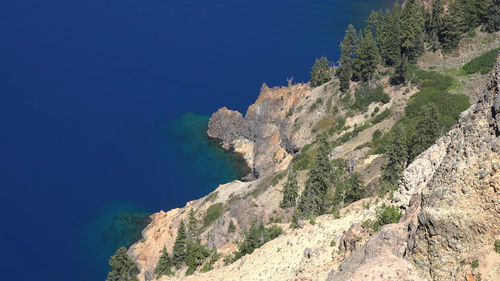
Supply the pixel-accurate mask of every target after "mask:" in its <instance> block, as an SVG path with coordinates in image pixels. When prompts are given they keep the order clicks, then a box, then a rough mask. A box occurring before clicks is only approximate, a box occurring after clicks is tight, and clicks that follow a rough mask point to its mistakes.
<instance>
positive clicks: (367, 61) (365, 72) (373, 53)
mask: <svg viewBox="0 0 500 281" xmlns="http://www.w3.org/2000/svg"><path fill="white" fill-rule="evenodd" d="M360 38H361V39H360V41H359V46H358V49H357V50H356V58H355V59H354V75H355V77H356V78H357V79H359V80H362V81H369V80H370V79H371V78H372V77H373V75H374V74H375V70H376V67H377V64H378V48H377V43H376V42H375V40H374V39H373V34H372V32H371V30H370V29H369V28H367V29H366V30H365V35H364V36H363V34H362V32H360Z"/></svg>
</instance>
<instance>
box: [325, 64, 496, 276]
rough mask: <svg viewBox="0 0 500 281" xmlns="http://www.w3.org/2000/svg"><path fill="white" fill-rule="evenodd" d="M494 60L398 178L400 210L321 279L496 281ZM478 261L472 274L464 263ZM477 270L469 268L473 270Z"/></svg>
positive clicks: (397, 193)
mask: <svg viewBox="0 0 500 281" xmlns="http://www.w3.org/2000/svg"><path fill="white" fill-rule="evenodd" d="M499 82H500V58H499V59H497V62H496V64H495V68H494V70H493V72H492V74H491V82H490V83H488V85H487V86H486V89H485V91H484V94H483V96H482V97H481V98H480V100H479V101H478V102H477V103H476V104H475V105H473V106H472V107H471V108H469V109H468V110H467V111H465V112H464V113H463V114H462V115H461V117H460V120H459V122H458V124H457V126H456V128H455V129H453V130H451V131H450V132H449V133H448V134H447V135H446V136H444V137H443V138H441V139H440V140H439V141H438V142H437V143H436V144H435V145H434V146H432V147H431V148H429V149H428V150H427V151H425V152H424V153H423V154H422V155H420V156H419V157H418V158H417V159H416V160H415V162H414V163H412V164H411V165H410V166H409V167H408V168H407V169H406V170H405V172H404V175H403V179H402V180H401V183H400V185H399V187H400V188H399V190H398V191H397V192H396V194H395V198H394V201H395V202H396V203H398V204H399V205H400V206H401V207H402V208H405V209H406V213H405V215H404V217H403V218H402V219H401V220H400V222H399V223H397V224H392V225H386V226H384V227H383V228H382V229H381V230H380V231H379V232H377V233H376V234H375V235H374V236H372V237H370V239H368V241H367V242H366V244H365V245H364V246H362V247H361V248H358V249H356V250H355V251H353V252H352V253H351V255H349V256H348V257H347V258H346V259H345V260H344V262H343V263H342V264H341V266H340V271H339V272H337V273H336V274H333V276H330V277H331V278H330V279H329V280H465V278H466V277H467V278H468V279H467V280H469V279H470V278H471V277H473V276H474V275H476V276H478V275H479V274H481V276H482V278H483V279H484V280H500V259H499V258H498V254H495V253H494V252H493V246H492V245H493V242H494V241H495V239H498V238H499V237H500V149H499V143H500V136H499V131H498V128H499V123H498V120H499V117H500V116H499V115H500V111H499V110H498V104H499V100H500V93H499V92H500V91H499V84H500V83H499ZM472 260H477V261H478V264H479V266H478V268H477V269H474V268H472V267H471V266H470V265H468V264H470V262H471V261H472ZM474 267H477V266H474Z"/></svg>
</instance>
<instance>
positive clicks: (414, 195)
mask: <svg viewBox="0 0 500 281" xmlns="http://www.w3.org/2000/svg"><path fill="white" fill-rule="evenodd" d="M453 59H455V58H453ZM499 71H500V61H497V63H496V66H495V69H494V71H493V72H492V74H491V76H490V77H489V80H490V82H489V83H488V85H487V86H486V89H485V90H484V91H483V92H482V94H481V95H478V94H477V93H472V94H471V96H474V97H476V96H480V98H479V101H478V102H477V103H476V104H475V105H474V106H472V107H471V108H469V109H468V110H467V111H466V112H464V113H462V114H461V117H460V121H459V122H458V124H457V125H456V126H455V127H454V128H453V129H452V130H451V131H450V132H448V133H447V134H446V135H444V136H443V137H441V138H440V139H439V140H437V141H436V143H435V144H434V145H433V146H432V147H430V148H429V149H427V150H426V151H425V152H423V153H422V154H421V155H420V156H419V157H417V158H416V159H415V160H414V162H413V163H411V164H410V165H409V166H408V167H407V169H406V170H405V171H404V173H403V177H402V179H401V181H400V184H399V189H398V190H397V191H396V192H395V193H394V199H392V204H396V205H398V206H399V207H400V208H401V209H402V210H404V211H405V214H404V216H403V218H402V219H401V220H400V221H399V223H396V224H390V225H386V226H384V227H382V228H381V229H380V230H379V231H377V232H375V233H373V232H372V231H371V230H370V228H367V227H366V226H364V222H366V220H372V221H373V220H375V219H376V217H377V215H378V213H379V210H380V207H381V206H382V204H384V203H386V204H388V203H391V202H389V201H388V199H387V198H385V199H384V198H377V197H369V198H366V199H363V200H361V201H358V202H355V203H353V204H352V205H350V206H347V207H346V208H344V209H342V210H341V211H340V218H339V217H334V216H332V215H323V216H320V217H318V218H317V219H316V222H315V223H314V222H312V223H309V222H304V224H305V225H304V227H303V228H300V229H291V228H290V227H289V226H290V219H291V215H292V212H293V208H285V209H282V208H280V207H279V202H280V200H281V199H282V197H283V195H282V189H283V185H284V182H285V181H286V173H287V172H288V170H289V168H290V166H291V163H293V162H292V160H293V158H294V156H296V155H297V153H298V151H301V152H300V154H307V153H309V152H308V150H307V149H310V150H314V145H315V144H314V140H315V137H316V135H317V134H318V133H328V138H329V141H331V142H336V143H337V146H336V148H335V149H334V150H333V152H332V154H331V155H330V157H331V158H332V159H333V158H343V159H346V160H348V162H349V166H350V167H349V168H352V169H353V170H355V171H359V172H360V173H361V174H362V176H363V177H364V179H365V182H366V183H369V186H370V185H371V186H373V185H376V184H377V179H378V176H379V171H380V167H381V165H382V164H383V157H381V155H371V154H369V153H368V150H369V149H368V148H367V147H364V146H363V144H364V143H366V142H369V141H371V140H372V135H373V133H374V131H375V130H381V131H382V132H387V131H389V130H390V128H391V126H393V125H394V124H395V122H396V121H397V120H398V116H401V115H402V114H404V108H405V106H406V104H407V103H408V100H409V99H410V98H411V96H412V95H413V94H414V93H415V92H416V91H417V89H416V88H415V87H412V86H411V85H410V86H405V87H394V86H392V85H390V84H389V83H388V76H384V77H383V78H382V79H381V81H380V82H379V83H380V84H381V85H382V86H383V87H384V90H385V91H386V92H387V93H388V94H389V95H390V97H391V101H390V102H389V103H387V104H381V103H379V104H376V103H372V104H371V105H370V106H369V108H368V110H367V111H366V112H362V113H361V112H353V111H350V110H349V109H348V108H346V107H344V106H343V103H344V102H343V100H347V101H349V99H351V100H352V99H353V92H354V91H351V92H350V93H349V94H342V93H340V92H339V89H338V81H336V80H332V81H331V82H329V83H327V84H325V85H323V86H321V87H317V88H314V89H312V88H310V87H309V86H308V85H306V84H298V85H290V86H289V87H275V88H269V87H267V86H266V85H264V86H263V87H262V89H261V92H260V95H259V97H258V99H257V101H256V102H255V104H253V105H251V106H250V107H249V108H248V110H247V112H246V114H245V115H242V114H241V113H239V112H236V111H232V110H229V109H227V108H222V109H220V110H219V111H217V112H216V113H214V114H213V116H212V118H211V119H210V122H209V128H208V132H207V133H208V135H209V136H210V137H212V138H214V139H216V140H218V141H219V142H220V144H221V146H222V147H224V148H225V149H227V150H233V151H235V152H237V153H240V154H242V155H243V157H244V158H245V161H246V162H247V164H248V166H249V167H250V168H251V171H252V172H251V174H250V175H249V176H248V177H247V178H246V179H245V181H234V182H231V183H228V184H224V185H220V186H219V187H218V188H217V189H216V190H215V191H214V192H212V193H211V194H209V195H207V196H205V197H203V198H201V199H198V200H193V201H191V202H188V203H187V204H186V206H185V207H183V208H179V209H174V210H170V211H168V212H159V213H156V214H154V215H153V216H152V217H151V218H152V223H151V224H150V225H149V226H148V227H147V228H146V229H145V230H144V231H143V237H144V239H142V241H140V242H138V243H136V244H134V245H133V246H132V247H131V248H130V249H129V251H128V254H129V255H130V256H131V257H133V258H134V260H135V261H136V264H137V265H138V268H139V270H140V274H139V280H141V281H150V280H157V279H155V276H154V269H155V266H156V264H157V262H158V259H159V256H160V251H161V250H162V249H163V247H164V246H166V248H167V250H168V251H169V252H172V246H173V243H174V240H175V236H176V233H177V228H178V225H179V223H180V221H181V220H186V219H187V215H188V212H189V211H190V210H194V211H195V213H196V214H197V215H198V217H199V218H200V221H201V222H202V224H203V229H202V235H201V237H202V243H204V244H207V245H208V246H209V247H210V249H214V250H215V249H216V250H217V251H218V252H219V253H220V254H222V256H224V255H226V254H229V253H232V252H234V251H235V250H236V249H237V244H236V241H238V240H241V239H242V234H241V230H242V229H248V227H249V226H250V224H251V222H252V221H253V220H259V221H262V222H266V223H267V224H275V225H279V226H281V227H282V228H283V231H284V234H283V235H281V236H279V237H278V238H276V239H275V240H272V241H270V242H268V243H266V244H264V245H263V246H262V247H261V248H259V249H256V250H255V251H254V252H253V253H252V254H250V255H247V256H244V257H243V258H241V259H240V260H238V261H236V262H235V263H233V264H230V265H224V263H223V261H222V259H220V260H219V261H217V262H216V263H214V264H213V270H211V271H209V272H207V273H200V272H199V269H200V268H198V270H197V271H196V272H195V273H194V274H193V275H192V276H184V272H185V270H184V269H180V270H177V272H176V274H175V275H174V276H172V277H165V276H163V277H161V278H160V279H158V280H242V279H244V280H465V279H464V278H465V276H466V275H467V276H468V277H469V278H473V276H476V277H478V276H479V274H481V276H482V278H483V280H499V279H500V258H499V257H500V255H498V254H496V253H494V252H493V250H492V249H493V241H494V240H496V239H500V233H499V231H500V198H499V194H500V187H499V184H500V179H499V177H500V175H499V173H500V172H498V170H500V157H499V153H500V137H499V135H500V130H499V128H500V94H499V93H498V92H499V82H500V76H499ZM483 78H484V77H481V79H483ZM356 86H357V85H356V84H354V83H353V85H352V87H356ZM346 104H349V103H346ZM375 108H377V110H380V111H383V110H385V109H389V108H390V109H391V110H392V112H394V114H393V115H392V116H389V117H388V118H386V119H384V120H383V121H381V122H380V123H376V124H371V126H369V127H367V128H366V129H364V130H362V131H360V132H359V134H357V135H354V136H353V137H350V138H348V139H346V140H345V142H338V141H337V140H338V139H340V138H341V137H342V136H345V135H347V134H348V133H350V132H353V130H354V128H356V127H358V126H360V125H361V124H366V123H367V122H368V123H369V120H370V118H372V117H373V116H374V114H376V113H377V112H376V111H375ZM349 113H350V114H349ZM341 118H345V119H344V122H345V123H344V126H343V127H342V128H341V129H339V130H338V131H333V132H329V131H327V130H328V128H331V127H333V126H335V125H336V122H337V120H339V119H341ZM306 174H307V170H299V171H298V172H297V178H298V184H299V187H300V189H301V190H302V189H303V188H304V182H305V180H306ZM214 212H215V213H216V216H214V218H215V219H214V220H213V221H208V222H205V220H206V218H207V217H208V216H207V214H208V213H214ZM231 221H232V222H233V223H234V224H235V226H236V231H235V232H229V231H228V225H229V223H230V222H231ZM476 259H477V260H478V265H479V266H478V267H477V268H473V267H472V265H471V262H472V261H474V260H476ZM474 267H475V266H474ZM468 274H469V275H468ZM470 274H473V275H470ZM468 280H470V279H468Z"/></svg>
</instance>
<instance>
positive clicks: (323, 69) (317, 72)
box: [311, 57, 332, 87]
mask: <svg viewBox="0 0 500 281" xmlns="http://www.w3.org/2000/svg"><path fill="white" fill-rule="evenodd" d="M330 68H331V64H330V61H329V60H328V59H327V58H325V57H321V58H320V59H316V61H315V62H314V66H313V68H312V71H311V87H318V86H321V85H323V84H324V83H326V82H328V81H330V79H331V78H332V72H331V69H330Z"/></svg>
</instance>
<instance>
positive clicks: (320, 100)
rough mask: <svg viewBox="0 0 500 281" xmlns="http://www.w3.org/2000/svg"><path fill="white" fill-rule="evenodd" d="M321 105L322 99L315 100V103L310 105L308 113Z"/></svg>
mask: <svg viewBox="0 0 500 281" xmlns="http://www.w3.org/2000/svg"><path fill="white" fill-rule="evenodd" d="M322 103H323V99H322V98H318V99H316V101H315V102H314V103H313V104H311V106H310V107H309V112H313V111H314V110H315V109H316V108H318V106H319V105H321V104H322Z"/></svg>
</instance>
